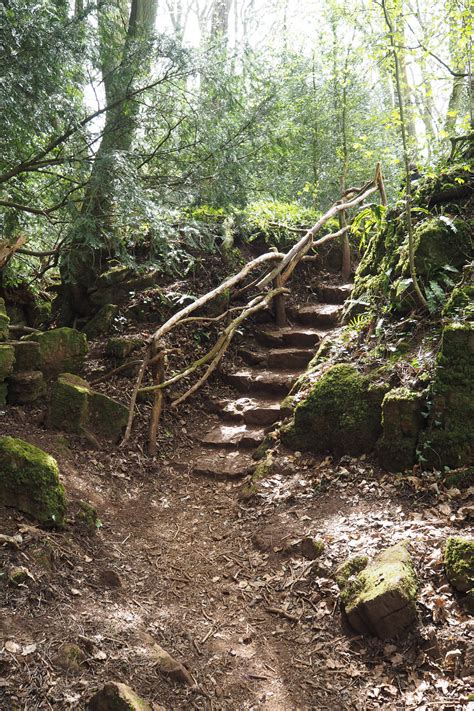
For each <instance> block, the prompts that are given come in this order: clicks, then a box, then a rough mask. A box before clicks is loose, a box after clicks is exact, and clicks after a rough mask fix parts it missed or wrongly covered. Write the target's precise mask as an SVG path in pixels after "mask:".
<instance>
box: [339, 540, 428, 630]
mask: <svg viewBox="0 0 474 711" xmlns="http://www.w3.org/2000/svg"><path fill="white" fill-rule="evenodd" d="M338 577H339V580H340V581H341V583H340V584H342V588H341V601H342V604H343V606H344V610H345V613H346V616H347V619H348V622H349V624H350V625H351V626H352V627H353V628H354V629H355V630H356V632H360V633H366V634H371V635H375V636H377V637H381V638H386V637H395V636H396V635H398V634H399V633H401V632H403V631H406V630H407V629H409V628H410V627H412V626H413V625H414V623H415V622H416V618H417V615H416V595H417V579H416V575H415V571H414V569H413V565H412V562H411V558H410V555H409V553H408V551H407V549H406V548H405V546H403V545H401V544H400V545H397V546H393V547H392V548H387V550H385V551H383V552H382V553H380V554H379V555H378V556H376V558H374V560H373V561H372V563H370V564H369V565H368V566H367V567H366V568H365V569H364V570H362V572H360V573H359V574H358V575H357V576H352V577H349V578H348V579H347V580H346V581H345V582H343V579H342V576H338Z"/></svg>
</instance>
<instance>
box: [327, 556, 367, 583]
mask: <svg viewBox="0 0 474 711" xmlns="http://www.w3.org/2000/svg"><path fill="white" fill-rule="evenodd" d="M368 564H369V556H367V555H354V556H352V557H351V558H348V559H347V560H345V561H344V563H341V565H340V566H338V568H336V571H335V573H334V579H335V581H336V583H337V584H338V585H339V587H340V588H341V590H342V588H345V587H346V586H347V584H348V583H349V581H350V580H351V578H354V577H355V576H356V575H358V574H359V573H360V572H361V571H362V570H364V568H367V566H368Z"/></svg>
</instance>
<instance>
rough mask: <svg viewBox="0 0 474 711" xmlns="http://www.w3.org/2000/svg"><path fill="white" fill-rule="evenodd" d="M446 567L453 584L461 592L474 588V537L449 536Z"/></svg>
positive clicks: (446, 548)
mask: <svg viewBox="0 0 474 711" xmlns="http://www.w3.org/2000/svg"><path fill="white" fill-rule="evenodd" d="M444 569H445V571H446V577H447V578H448V580H449V582H450V583H451V585H452V586H453V587H454V588H456V590H459V592H469V591H470V590H473V589H474V539H473V538H461V537H455V536H453V537H452V538H448V540H447V541H446V547H445V549H444Z"/></svg>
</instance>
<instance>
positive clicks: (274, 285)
mask: <svg viewBox="0 0 474 711" xmlns="http://www.w3.org/2000/svg"><path fill="white" fill-rule="evenodd" d="M377 191H378V192H379V194H380V199H381V202H382V204H384V205H386V204H387V198H386V193H385V187H384V183H383V176H382V171H381V167H380V163H378V164H377V166H376V170H375V176H374V178H373V180H371V181H369V182H368V183H366V184H365V185H364V186H362V187H361V188H350V189H348V190H346V191H345V193H344V195H343V197H342V198H341V199H340V200H338V201H337V202H336V203H334V205H332V207H331V208H330V209H329V210H328V211H327V212H326V213H325V214H324V215H322V217H320V218H319V220H318V221H317V222H316V224H314V225H313V227H311V228H310V229H309V230H307V231H306V232H305V234H304V235H303V236H302V237H301V238H300V239H299V240H298V241H297V242H296V243H295V244H294V245H293V247H292V248H291V249H290V250H289V251H288V252H287V253H286V254H284V253H281V252H268V253H266V254H262V255H260V256H259V257H256V258H255V259H253V260H252V261H250V262H249V263H248V264H246V265H245V266H244V267H243V268H242V269H241V270H240V271H239V272H238V273H237V274H234V275H233V276H230V277H228V278H227V279H225V280H224V281H223V282H222V283H221V284H219V286H217V287H216V288H215V289H213V290H212V291H209V292H208V293H206V294H204V295H203V296H201V297H200V298H199V299H196V301H194V302H193V303H191V304H189V305H188V306H186V307H185V308H183V309H181V311H179V312H178V313H176V314H174V315H173V316H171V318H169V319H168V320H167V321H166V322H165V323H164V324H163V325H161V326H160V327H159V328H158V329H157V330H156V331H155V333H154V334H153V335H152V336H150V338H149V339H148V341H147V344H146V352H145V355H144V358H143V360H142V361H141V365H140V368H139V371H138V375H137V378H136V382H135V386H134V389H133V392H132V396H131V399H130V405H129V416H128V422H127V427H126V430H125V434H124V438H123V443H126V442H127V441H128V440H129V439H130V436H131V433H132V426H133V422H134V417H135V408H136V401H137V397H138V396H139V395H140V394H145V393H151V394H153V406H152V412H151V418H150V425H149V433H148V451H149V453H150V454H152V455H153V454H155V453H156V440H157V434H158V427H159V422H160V417H161V414H162V410H163V402H164V397H163V396H164V391H165V390H166V389H168V388H170V387H171V386H172V385H175V384H176V383H178V382H180V381H182V380H183V379H185V378H188V377H189V376H191V375H192V374H194V373H195V372H196V371H198V370H200V369H201V368H204V372H203V373H202V374H201V375H200V377H199V378H198V380H197V381H196V382H195V383H194V384H193V385H191V386H190V387H189V388H188V389H187V390H186V391H185V392H184V393H183V394H181V395H179V396H177V397H176V398H174V399H173V400H172V402H171V406H172V407H177V406H178V405H180V404H181V403H183V402H184V401H185V400H187V399H188V398H189V397H190V396H191V395H192V394H193V393H195V392H196V391H197V390H199V388H200V387H202V385H204V383H205V382H206V381H207V380H208V379H209V377H210V376H211V375H212V373H213V372H214V371H215V370H216V368H217V366H218V365H219V363H220V362H221V360H222V358H223V357H224V355H225V353H226V351H227V349H228V347H229V345H230V343H231V342H232V339H233V337H234V335H235V332H236V331H237V329H238V328H239V326H240V325H241V324H242V323H243V322H244V321H245V320H246V319H248V318H249V317H251V316H253V315H255V314H256V313H258V312H259V311H262V310H263V309H265V308H267V307H268V306H269V305H270V304H271V303H272V302H273V303H274V306H275V312H276V318H277V325H278V326H279V327H282V326H284V325H285V324H286V315H285V306H284V296H285V294H287V293H289V290H288V289H287V288H286V286H285V285H286V283H287V282H288V280H289V279H290V277H291V275H292V274H293V272H294V270H295V269H296V267H297V266H298V264H300V263H301V261H302V260H304V257H305V255H307V253H308V252H309V251H310V250H311V249H314V248H315V247H319V246H321V245H323V244H325V243H326V242H329V241H330V240H333V239H336V238H337V237H340V236H341V235H343V234H345V233H347V231H348V230H349V229H350V225H347V226H345V227H344V228H342V229H340V230H338V231H337V232H333V233H331V234H327V235H324V236H323V237H320V238H319V239H317V240H315V236H316V235H317V234H318V232H319V231H320V230H321V229H322V227H323V226H324V225H325V224H326V222H328V220H330V219H331V218H332V217H335V216H337V215H338V214H339V213H341V212H342V211H346V210H350V209H351V208H354V207H357V206H358V205H360V204H361V203H363V202H364V201H365V200H366V199H367V198H368V197H370V196H371V195H372V194H373V193H375V192H377ZM275 262H276V264H275V266H272V264H273V263H275ZM262 268H263V269H267V271H266V273H264V274H263V275H261V274H260V275H259V276H258V277H257V278H256V279H255V278H254V279H253V280H252V281H251V282H250V283H248V284H246V285H244V286H243V287H241V288H239V289H238V290H237V291H236V292H234V294H233V295H234V297H235V296H236V295H239V296H241V295H242V294H243V293H245V292H246V291H248V290H250V289H256V290H257V291H258V292H259V293H258V294H257V295H256V296H254V297H253V298H251V299H250V301H249V302H248V303H246V304H244V305H242V306H236V307H233V308H229V309H227V310H226V311H224V312H223V313H222V314H220V315H219V316H217V317H213V318H211V317H205V316H193V315H192V314H193V313H195V312H196V311H198V310H199V309H202V308H203V307H204V306H206V305H207V304H208V303H209V302H211V301H212V300H213V299H215V298H216V297H217V296H219V295H220V294H223V293H225V292H228V291H231V290H233V289H235V288H236V287H237V286H239V285H241V284H242V282H244V281H245V280H246V278H247V277H248V276H249V275H250V274H252V273H253V272H255V271H256V270H259V269H262ZM231 293H232V292H231ZM225 318H230V319H231V320H230V321H229V322H228V323H227V325H226V326H225V328H224V329H223V330H222V332H221V333H220V335H219V336H218V338H217V340H216V342H215V344H214V345H213V347H212V348H211V349H210V350H209V351H208V352H207V353H205V354H204V355H203V356H201V357H200V358H199V359H197V360H196V361H194V363H192V364H191V365H189V366H186V367H185V368H184V369H183V370H181V371H180V372H178V373H175V374H174V375H172V376H171V377H168V378H167V377H166V370H167V360H168V355H169V354H170V352H171V351H169V350H167V349H166V347H165V344H164V340H163V339H164V337H165V336H168V335H169V334H170V333H171V332H172V331H174V330H175V329H176V328H178V327H180V326H183V325H185V324H189V323H208V324H211V323H218V322H220V321H223V320H224V319H225ZM148 370H149V371H150V373H151V376H152V381H153V382H152V384H151V385H143V381H144V378H145V375H146V374H147V371H148Z"/></svg>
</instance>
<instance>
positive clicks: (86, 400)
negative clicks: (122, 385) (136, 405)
mask: <svg viewBox="0 0 474 711" xmlns="http://www.w3.org/2000/svg"><path fill="white" fill-rule="evenodd" d="M127 419H128V409H127V407H125V405H122V403H120V402H117V401H116V400H112V398H110V397H107V395H103V394H102V393H98V392H96V391H95V390H92V388H90V387H89V385H88V383H87V382H86V381H85V380H83V379H82V378H79V377H78V376H77V375H74V374H72V373H63V374H62V375H60V376H59V378H58V379H57V382H56V383H55V384H54V387H53V392H52V396H51V403H50V408H49V414H48V422H49V425H50V426H51V427H54V428H57V429H59V430H63V431H64V432H73V433H76V434H84V433H91V434H92V435H95V436H97V437H99V438H102V439H105V440H108V441H111V442H117V440H118V439H120V436H121V434H122V432H123V429H124V428H125V426H126V424H127Z"/></svg>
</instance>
